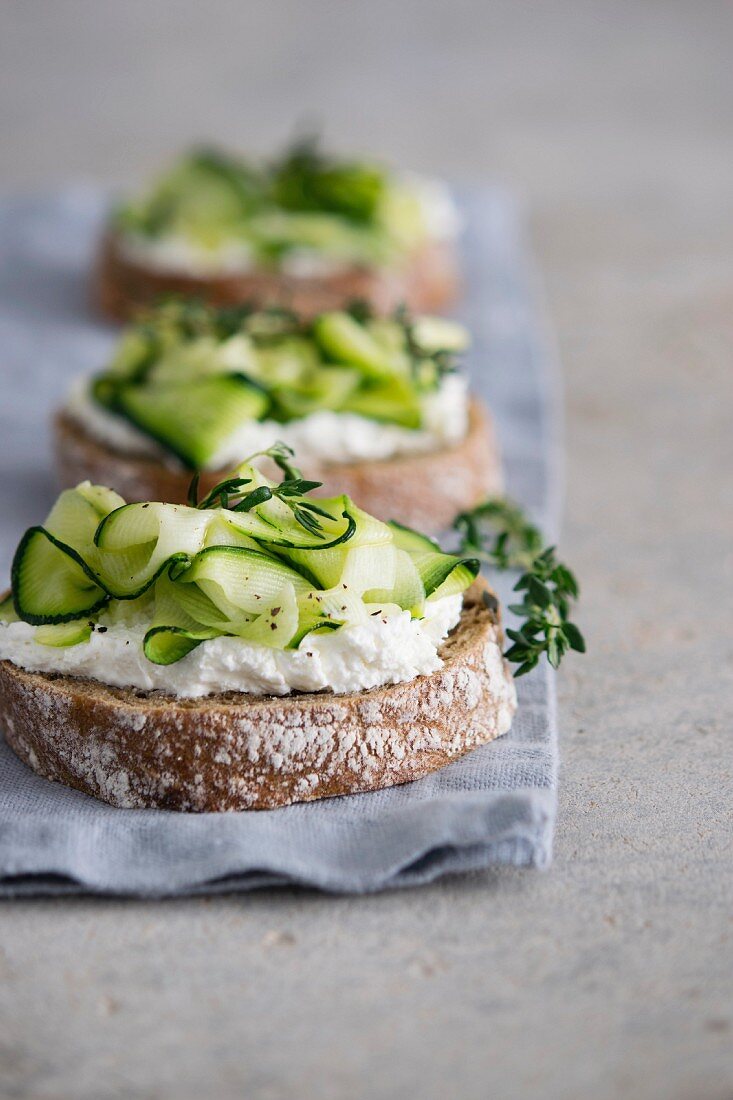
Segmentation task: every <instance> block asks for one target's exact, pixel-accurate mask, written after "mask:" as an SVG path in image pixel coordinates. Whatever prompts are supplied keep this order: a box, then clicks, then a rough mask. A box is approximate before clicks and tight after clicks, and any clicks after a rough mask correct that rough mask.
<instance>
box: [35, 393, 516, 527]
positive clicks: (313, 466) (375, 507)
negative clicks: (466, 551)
mask: <svg viewBox="0 0 733 1100" xmlns="http://www.w3.org/2000/svg"><path fill="white" fill-rule="evenodd" d="M53 436H54V450H55V458H56V470H57V473H58V477H59V480H60V482H61V485H62V486H63V487H65V488H66V487H71V486H74V485H78V483H79V482H80V481H83V480H84V479H85V478H89V480H90V481H92V482H93V483H94V484H97V485H109V486H110V487H111V488H113V489H116V490H117V492H118V493H120V495H121V496H123V497H124V498H125V500H127V501H129V502H130V503H132V502H135V501H146V500H165V501H169V502H170V503H172V504H183V503H185V501H186V495H187V491H188V486H189V483H190V481H191V474H190V472H189V471H185V470H182V469H175V468H173V467H171V466H168V465H165V464H164V463H162V462H161V461H159V460H157V459H154V458H149V457H142V456H138V455H127V454H123V453H122V452H121V451H114V450H113V449H112V448H110V447H107V446H106V445H105V444H103V443H100V442H99V441H98V440H96V439H94V438H93V437H92V436H91V435H89V434H88V433H87V432H86V431H85V430H84V428H83V426H81V425H80V424H78V423H77V421H76V420H74V419H73V417H72V416H70V415H69V413H67V412H65V411H63V410H62V411H61V412H59V413H57V415H56V417H55V419H54V425H53ZM273 442H274V440H273ZM227 473H228V471H227V470H217V471H211V472H207V473H204V474H202V476H201V492H202V493H205V492H208V491H209V489H211V488H213V486H214V485H216V484H217V482H219V481H221V479H222V478H223V477H224V476H225V475H226V474H227ZM307 474H308V477H309V478H313V480H314V481H322V482H323V488H322V489H319V490H318V491H317V493H316V494H315V495H316V496H318V495H320V496H334V495H337V494H339V493H346V494H347V495H348V496H350V497H351V498H352V500H354V501H356V503H357V504H358V505H359V507H360V508H363V509H364V510H365V511H367V512H369V513H370V514H371V515H374V516H377V517H378V518H379V519H393V518H394V519H396V518H399V519H400V520H401V522H403V523H406V524H407V525H408V526H413V527H417V528H419V529H420V530H424V531H428V532H437V531H441V530H443V529H444V528H446V527H448V526H449V525H450V523H451V522H452V520H453V518H454V517H455V515H456V514H457V513H458V512H461V511H464V510H465V509H467V508H472V507H473V506H474V505H475V504H477V503H478V502H479V501H480V500H482V499H483V498H484V497H486V496H489V495H492V494H495V493H500V492H501V491H502V482H503V479H502V471H501V462H500V459H499V453H498V445H497V442H496V434H495V431H494V426H493V422H492V420H491V417H490V415H489V413H488V412H487V410H486V409H485V407H484V406H483V405H482V404H481V402H479V401H477V400H476V399H475V398H473V399H472V400H471V403H470V407H469V426H468V432H467V434H466V436H465V438H464V439H462V440H461V441H460V442H459V443H456V444H455V445H453V446H451V447H445V448H443V449H441V450H439V451H430V452H428V453H426V454H418V455H401V456H397V457H395V458H389V459H382V460H377V461H374V462H348V463H338V464H328V463H318V462H309V463H308V470H307Z"/></svg>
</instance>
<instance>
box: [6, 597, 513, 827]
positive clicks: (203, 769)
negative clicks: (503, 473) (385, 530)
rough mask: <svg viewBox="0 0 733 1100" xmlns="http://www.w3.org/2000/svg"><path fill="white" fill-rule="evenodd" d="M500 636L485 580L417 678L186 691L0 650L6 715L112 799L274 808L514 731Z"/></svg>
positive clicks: (66, 773) (14, 732) (64, 776)
mask: <svg viewBox="0 0 733 1100" xmlns="http://www.w3.org/2000/svg"><path fill="white" fill-rule="evenodd" d="M486 595H487V596H489V599H488V600H485V599H484V597H485V596H486ZM502 641H503V637H502V631H501V625H500V621H499V615H498V610H497V605H496V601H495V599H493V594H492V593H491V590H490V589H489V588H488V586H487V585H486V584H485V582H483V581H478V582H476V584H474V585H473V586H472V587H471V589H469V591H468V592H467V593H466V597H465V600H464V610H463V614H462V616H461V620H460V622H459V624H458V625H457V627H456V628H455V630H454V631H453V632H452V633H451V635H450V636H449V638H448V639H447V640H446V642H445V643H444V645H443V647H442V649H441V656H442V658H443V661H444V664H443V667H442V668H441V669H439V670H438V671H437V672H434V673H432V674H430V675H428V676H420V677H418V678H417V679H415V680H413V681H411V682H409V683H405V684H394V685H389V686H386V687H381V688H375V689H373V690H371V691H364V692H357V693H353V694H349V695H334V694H331V693H328V692H323V693H319V694H301V695H290V696H284V697H275V696H250V695H245V694H241V693H235V692H230V693H226V694H223V695H216V696H207V697H205V698H202V699H179V698H177V697H175V696H168V695H165V694H163V693H160V692H147V693H146V692H138V691H135V690H133V689H126V688H113V687H108V686H106V685H104V684H100V683H97V682H95V681H93V680H84V679H75V678H72V677H68V676H53V675H50V674H46V673H34V672H27V671H25V670H24V669H21V668H18V667H17V666H15V665H13V664H11V663H10V662H9V661H0V720H2V724H3V728H4V731H5V738H6V740H7V742H8V744H9V745H10V747H11V748H12V749H13V751H14V752H15V753H16V754H17V755H18V756H19V757H20V759H21V760H22V761H24V763H26V764H27V765H28V766H29V767H31V768H32V769H33V770H34V771H35V772H37V773H38V774H39V775H41V776H44V777H45V778H46V779H51V780H55V781H57V782H60V783H64V784H65V785H66V786H69V787H74V788H76V789H77V790H80V791H83V792H84V793H85V794H88V795H92V796H93V797H95V798H99V799H101V800H102V801H104V802H108V803H110V804H111V805H113V806H120V807H127V808H132V807H158V808H161V809H168V810H182V811H189V812H205V811H220V810H261V809H273V808H275V807H278V806H285V805H289V804H290V803H293V802H307V801H311V800H313V799H318V798H330V797H333V796H336V795H345V794H354V793H356V792H359V791H370V790H377V789H379V788H382V787H389V786H394V785H396V784H400V783H407V782H409V781H411V780H413V779H418V778H420V777H421V776H424V775H427V774H428V773H429V772H432V771H434V770H436V769H437V768H440V767H443V765H445V764H448V763H450V762H451V761H452V760H456V759H458V758H459V757H460V756H462V755H463V754H464V753H466V752H469V751H470V750H471V749H474V748H476V747H477V746H478V745H483V744H485V743H486V742H488V741H491V740H493V739H494V738H495V737H498V736H500V735H501V734H503V733H505V732H506V731H507V730H508V728H509V726H510V724H511V719H512V715H513V713H514V711H515V709H516V696H515V692H514V685H513V682H512V679H511V675H510V673H509V670H508V666H507V664H506V662H505V661H504V659H503V657H502V655H501V646H502Z"/></svg>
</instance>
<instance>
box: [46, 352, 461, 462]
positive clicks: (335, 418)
mask: <svg viewBox="0 0 733 1100" xmlns="http://www.w3.org/2000/svg"><path fill="white" fill-rule="evenodd" d="M422 405H423V427H422V428H420V429H418V430H413V429H410V428H401V427H399V425H396V424H382V423H380V422H379V421H378V420H370V419H369V418H368V417H365V416H358V415H357V414H356V413H341V412H329V411H327V410H323V411H321V412H316V413H311V414H310V415H309V416H304V417H301V419H299V420H291V421H290V422H289V423H287V424H280V423H278V422H276V421H274V420H246V421H244V422H243V423H242V424H240V425H239V426H238V427H237V428H235V429H234V431H233V432H232V433H231V435H230V436H229V437H228V438H227V439H225V440H224V442H223V444H222V445H221V447H220V448H219V450H218V451H217V453H216V454H215V455H214V456H213V458H212V459H211V461H210V462H208V463H207V466H206V468H207V469H209V470H222V469H226V468H227V467H231V466H236V465H237V464H238V463H239V462H241V461H242V460H243V459H244V458H246V457H247V455H251V454H254V453H255V452H256V451H260V450H263V449H264V448H266V447H271V446H272V444H273V442H274V441H275V440H276V439H280V440H282V442H283V443H287V445H288V446H289V447H292V449H293V450H294V451H295V453H296V455H297V456H298V462H299V463H300V464H301V465H302V466H304V467H306V468H307V466H308V463H309V462H317V461H321V462H331V463H338V462H369V461H374V460H376V459H384V458H392V457H394V456H395V455H402V454H424V453H426V452H428V451H437V450H441V449H442V448H444V447H449V446H451V445H452V444H454V443H458V442H459V441H460V440H461V439H463V438H464V437H465V435H466V431H467V429H468V383H467V380H466V379H465V378H464V377H463V376H461V375H459V374H449V375H446V377H445V378H444V379H443V381H442V382H441V385H440V386H439V388H438V389H437V390H435V391H434V392H433V393H429V394H426V395H425V396H424V397H423V399H422ZM66 411H67V412H68V413H69V415H70V416H72V417H73V419H74V420H76V421H77V422H78V423H79V424H81V426H82V427H83V428H84V430H85V431H86V432H87V433H88V434H89V435H91V436H92V438H94V439H97V440H99V442H100V443H104V444H105V445H106V446H107V447H111V448H112V449H113V450H115V451H120V452H121V453H122V454H131V455H146V456H150V457H156V458H160V459H161V460H166V461H167V462H168V464H170V465H174V464H175V460H173V459H171V458H166V452H165V451H164V450H163V448H162V447H161V446H160V444H158V443H156V442H155V440H153V439H151V438H150V437H149V436H147V435H145V434H144V432H141V431H140V430H139V429H138V428H136V427H135V426H134V425H133V424H130V423H129V421H127V420H125V419H124V417H121V416H117V415H116V414H115V413H112V412H109V411H108V410H107V409H105V408H103V407H102V406H101V405H98V404H97V402H96V401H95V400H94V398H93V397H92V396H91V394H90V392H89V387H88V382H87V381H86V380H85V379H79V380H78V381H77V383H76V385H75V386H74V387H73V388H72V391H71V394H70V396H69V399H68V401H67V404H66Z"/></svg>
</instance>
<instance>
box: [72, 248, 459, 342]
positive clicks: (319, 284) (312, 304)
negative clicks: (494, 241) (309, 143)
mask: <svg viewBox="0 0 733 1100" xmlns="http://www.w3.org/2000/svg"><path fill="white" fill-rule="evenodd" d="M458 285H459V280H458V265H457V260H456V250H455V248H454V246H453V245H452V244H448V243H442V242H441V243H432V244H429V245H426V246H424V247H423V248H421V249H420V251H419V252H417V253H416V254H415V255H414V256H413V257H412V259H411V260H410V261H409V262H408V263H407V264H405V265H404V266H403V267H401V268H398V269H394V270H393V269H387V268H373V267H363V266H360V267H356V266H355V267H351V268H347V269H344V270H342V271H338V272H335V273H334V274H331V275H312V276H311V275H309V276H293V275H286V274H283V273H282V272H278V271H268V270H267V269H265V268H261V269H255V270H253V271H250V272H246V273H244V274H228V275H221V276H211V277H201V276H199V277H196V276H192V275H185V274H178V273H175V272H168V271H161V270H157V269H155V268H152V267H146V266H145V265H143V264H141V263H139V262H137V261H134V260H131V259H130V258H129V257H128V256H126V255H125V252H124V250H123V249H122V248H121V246H120V241H119V238H118V237H117V236H115V234H114V233H108V234H106V236H105V237H104V238H103V240H102V242H101V245H100V249H99V253H98V257H97V262H96V267H95V273H94V286H93V291H94V298H95V302H96V304H97V305H98V306H99V308H100V309H101V310H102V312H103V313H105V314H106V315H107V316H108V317H110V318H112V319H113V320H116V321H125V320H128V319H129V318H130V317H133V316H134V315H135V314H136V313H137V312H138V311H139V310H140V309H142V308H145V307H147V306H151V305H154V304H155V303H156V302H157V301H159V299H160V298H162V297H168V296H170V295H175V296H180V297H183V298H198V299H201V300H202V301H205V302H209V303H211V304H212V305H217V306H228V305H241V304H242V303H252V304H257V305H262V306H277V305H279V306H286V307H288V308H289V309H294V310H296V311H297V312H298V313H301V314H303V315H305V316H313V315H315V314H316V313H322V312H324V311H326V310H330V309H340V308H342V307H343V306H344V305H345V304H346V303H348V302H350V301H353V300H354V299H362V300H363V301H367V302H369V303H370V304H371V305H372V306H373V307H374V309H375V310H377V312H379V313H389V312H391V311H392V310H393V309H395V307H396V306H398V305H400V304H402V303H405V304H406V305H407V306H409V307H410V309H412V310H414V311H416V312H419V313H430V312H434V311H438V310H441V309H443V308H445V307H446V306H448V305H450V303H451V302H453V301H454V299H455V298H456V297H457V293H458Z"/></svg>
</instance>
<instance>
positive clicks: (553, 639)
mask: <svg viewBox="0 0 733 1100" xmlns="http://www.w3.org/2000/svg"><path fill="white" fill-rule="evenodd" d="M453 528H454V530H455V531H456V532H457V533H458V534H459V535H460V539H461V543H460V548H459V550H458V551H456V553H459V554H472V555H475V556H476V557H479V558H481V559H482V560H483V561H485V562H488V563H489V564H490V565H493V566H494V568H496V569H502V570H509V569H521V570H522V574H521V576H520V577H519V580H518V581H517V583H516V584H515V585H514V591H515V592H521V593H523V596H522V602H521V603H516V604H510V605H509V610H510V611H512V612H513V613H514V614H515V615H519V616H521V617H522V619H523V620H524V621H523V622H522V625H521V626H520V628H519V629H518V630H513V629H511V628H508V629H507V632H506V633H507V636H508V637H509V638H510V639H511V641H512V642H513V643H514V644H513V645H512V646H510V648H509V649H508V650H507V651H506V653H505V654H504V656H505V657H506V658H507V660H509V661H511V662H512V663H516V664H517V665H518V666H519V667H518V668H517V670H516V671H515V673H514V675H515V676H523V675H524V674H525V673H526V672H530V671H531V670H532V669H533V668H535V667H536V666H537V664H538V663H539V661H540V658H541V657H542V656H543V655H546V656H547V660H548V661H549V662H550V664H551V665H552V667H553V668H557V667H558V666H559V664H560V662H561V661H562V659H563V657H564V656H565V654H566V653H567V652H568V650H570V649H573V650H575V651H576V652H578V653H585V640H584V638H583V635H582V634H581V632H580V630H579V629H578V627H577V626H576V625H575V623H573V622H571V621H570V618H569V616H570V609H571V606H572V604H573V603H574V602H575V601H576V600H577V598H578V595H579V591H580V590H579V587H578V582H577V580H576V578H575V575H574V574H573V573H572V572H571V571H570V569H568V567H567V566H566V565H564V564H563V563H562V562H559V561H558V560H557V558H556V556H555V548H554V546H548V547H543V538H542V534H541V532H540V530H539V528H537V527H535V525H534V524H533V523H531V522H530V521H529V520H528V519H527V516H526V515H525V513H524V512H523V511H522V509H521V508H520V507H519V505H517V504H514V503H512V502H511V501H508V500H504V499H502V498H492V499H489V500H486V501H484V502H483V503H482V504H479V505H478V506H477V507H476V508H473V509H471V510H470V511H468V512H461V514H460V515H458V516H456V518H455V520H454V522H453Z"/></svg>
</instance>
